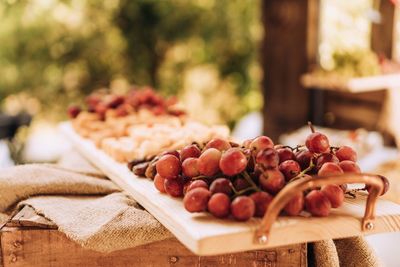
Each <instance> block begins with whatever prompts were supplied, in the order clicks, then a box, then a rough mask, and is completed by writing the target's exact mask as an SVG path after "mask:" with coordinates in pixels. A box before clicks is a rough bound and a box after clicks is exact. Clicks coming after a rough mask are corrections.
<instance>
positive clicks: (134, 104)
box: [68, 87, 184, 119]
mask: <svg viewBox="0 0 400 267" xmlns="http://www.w3.org/2000/svg"><path fill="white" fill-rule="evenodd" d="M85 103H86V106H87V111H88V112H91V113H96V114H98V115H99V116H100V118H101V119H104V118H105V114H106V112H107V111H108V110H115V114H116V116H117V117H124V116H127V115H129V114H132V113H134V112H137V111H138V110H140V109H147V110H150V111H151V112H152V113H153V114H154V115H165V114H169V115H174V116H180V115H183V114H184V112H183V111H182V110H180V109H177V108H176V107H173V106H174V105H175V104H176V103H177V100H176V98H175V97H170V98H167V99H165V98H163V97H162V96H160V95H159V94H157V93H156V92H155V91H154V90H153V89H152V88H150V87H144V88H141V89H138V90H136V89H132V90H131V91H130V92H128V93H127V94H126V95H116V94H110V93H104V92H94V93H92V94H91V95H89V96H87V97H86V99H85ZM81 111H82V109H81V108H80V107H79V106H70V107H69V108H68V115H69V117H70V118H72V119H73V118H76V117H77V116H78V115H79V113H80V112H81Z"/></svg>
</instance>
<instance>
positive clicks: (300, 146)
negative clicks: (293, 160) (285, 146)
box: [290, 145, 305, 151]
mask: <svg viewBox="0 0 400 267" xmlns="http://www.w3.org/2000/svg"><path fill="white" fill-rule="evenodd" d="M302 147H305V145H297V146H295V147H294V148H291V147H290V148H291V149H292V150H293V151H299V150H300V148H302Z"/></svg>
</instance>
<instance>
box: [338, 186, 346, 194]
mask: <svg viewBox="0 0 400 267" xmlns="http://www.w3.org/2000/svg"><path fill="white" fill-rule="evenodd" d="M339 186H340V189H342V191H343V193H346V191H347V184H340V185H339Z"/></svg>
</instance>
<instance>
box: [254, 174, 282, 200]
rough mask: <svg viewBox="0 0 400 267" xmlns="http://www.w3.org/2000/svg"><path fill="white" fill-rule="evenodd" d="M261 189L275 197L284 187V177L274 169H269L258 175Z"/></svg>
mask: <svg viewBox="0 0 400 267" xmlns="http://www.w3.org/2000/svg"><path fill="white" fill-rule="evenodd" d="M259 183H260V186H261V189H263V190H265V191H267V192H268V193H271V194H273V195H275V194H276V193H278V192H279V191H280V190H281V189H282V188H283V187H284V186H285V176H283V174H282V173H281V172H280V171H279V170H276V169H269V170H266V171H265V172H263V173H262V174H261V175H260V178H259Z"/></svg>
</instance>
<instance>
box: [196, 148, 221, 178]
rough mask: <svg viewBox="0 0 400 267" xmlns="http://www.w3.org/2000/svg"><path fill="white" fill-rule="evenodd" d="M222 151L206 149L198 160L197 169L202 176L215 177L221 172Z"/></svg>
mask: <svg viewBox="0 0 400 267" xmlns="http://www.w3.org/2000/svg"><path fill="white" fill-rule="evenodd" d="M220 159H221V151H219V150H218V149H215V148H209V149H206V150H205V151H204V152H203V153H202V154H201V156H200V157H199V159H198V162H197V167H198V169H199V171H200V173H201V174H203V175H205V176H213V175H215V174H217V173H218V171H219V161H220Z"/></svg>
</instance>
